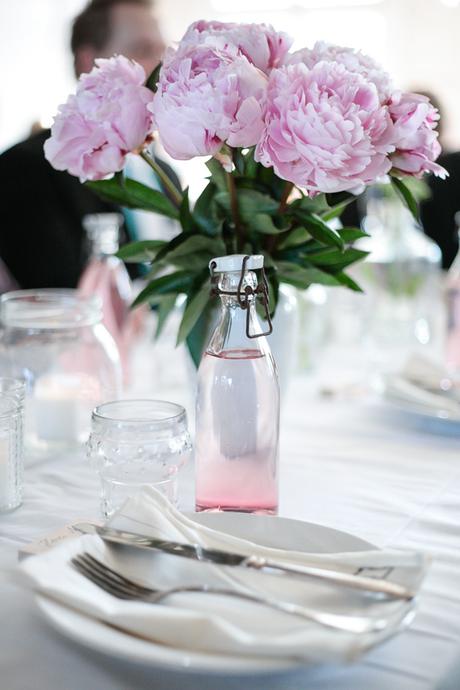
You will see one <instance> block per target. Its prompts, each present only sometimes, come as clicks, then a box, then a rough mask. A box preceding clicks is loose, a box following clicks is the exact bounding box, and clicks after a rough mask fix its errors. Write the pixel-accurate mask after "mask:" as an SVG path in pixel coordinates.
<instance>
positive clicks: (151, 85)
mask: <svg viewBox="0 0 460 690" xmlns="http://www.w3.org/2000/svg"><path fill="white" fill-rule="evenodd" d="M161 65H162V63H161V62H159V63H158V65H157V66H156V67H155V69H154V70H153V72H151V73H150V74H149V77H148V79H147V81H146V82H145V85H146V87H147V88H148V89H150V91H153V93H156V92H157V89H158V80H159V78H160V71H161Z"/></svg>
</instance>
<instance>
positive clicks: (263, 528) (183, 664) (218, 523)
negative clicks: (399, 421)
mask: <svg viewBox="0 0 460 690" xmlns="http://www.w3.org/2000/svg"><path fill="white" fill-rule="evenodd" d="M193 518H194V519H195V520H196V521H197V522H200V523H202V524H205V525H208V526H209V527H213V528H215V529H218V530H221V531H223V532H228V533H229V534H233V535H235V536H237V537H243V538H246V539H249V540H251V541H255V542H258V543H260V544H263V545H264V546H272V547H278V548H283V549H292V550H298V551H305V552H306V553H308V552H316V553H338V552H343V551H365V550H368V549H375V548H376V547H374V546H373V545H372V544H369V542H366V541H364V540H362V539H359V538H358V537H354V536H353V535H351V534H347V533H346V532H340V531H339V530H335V529H331V528H329V527H322V526H320V525H315V524H312V523H309V522H300V521H299V520H288V519H286V518H276V517H269V516H255V515H246V514H244V513H201V514H193ZM37 602H38V605H39V608H40V610H41V611H42V613H43V614H44V616H45V617H46V618H47V619H48V621H49V622H50V623H52V624H53V625H54V626H55V627H56V628H57V629H58V630H59V631H60V632H62V633H64V634H65V635H67V636H68V637H70V638H71V639H73V640H75V641H77V642H81V643H82V644H84V645H85V646H87V647H90V648H91V649H93V650H94V649H96V650H99V651H101V652H105V653H106V654H110V655H112V656H117V657H119V658H125V659H128V660H130V661H135V662H141V663H143V664H149V665H151V666H155V667H163V668H169V669H175V670H180V669H183V670H187V671H188V672H200V673H202V672H206V673H209V672H214V673H226V674H229V673H264V672H271V673H272V672H273V671H282V670H288V669H293V668H296V667H299V666H300V665H301V664H300V663H299V662H295V661H294V660H287V659H286V660H280V659H267V657H264V658H261V657H244V658H242V657H240V656H231V655H220V654H203V653H198V652H190V651H185V650H182V649H172V648H170V647H166V646H163V645H157V644H155V643H154V642H150V641H147V640H143V639H141V638H137V637H134V636H133V635H129V634H128V633H125V632H123V631H122V630H118V629H116V628H112V627H110V626H109V625H106V624H105V623H103V622H100V621H97V620H94V619H91V618H88V617H86V616H84V615H82V614H80V613H78V612H77V611H75V610H72V609H69V608H66V607H65V606H62V605H60V604H57V603H55V602H52V601H50V600H49V599H46V598H44V597H42V596H37Z"/></svg>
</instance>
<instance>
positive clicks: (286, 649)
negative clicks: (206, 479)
mask: <svg viewBox="0 0 460 690" xmlns="http://www.w3.org/2000/svg"><path fill="white" fill-rule="evenodd" d="M271 519H272V520H273V521H276V518H271ZM110 525H111V526H112V527H117V528H120V529H127V530H131V531H135V532H138V533H142V534H147V535H150V536H157V537H161V538H163V539H170V540H174V541H182V542H194V543H199V544H201V545H203V546H207V547H210V548H219V549H226V550H231V551H234V552H238V553H242V554H243V553H244V554H253V553H256V554H260V555H264V556H269V557H270V558H277V559H278V560H283V561H284V562H286V563H291V564H305V565H307V564H311V563H315V564H318V565H321V566H323V567H333V568H336V567H340V568H342V569H343V570H347V571H352V572H353V571H355V570H356V569H360V568H364V571H363V572H364V573H365V574H371V573H375V574H376V575H377V576H379V577H380V576H385V575H388V577H389V579H392V580H395V581H398V582H404V583H405V584H408V585H411V586H413V587H414V588H416V587H417V586H418V584H419V583H420V580H421V578H422V577H423V574H424V571H425V568H426V564H427V561H426V559H425V558H424V557H423V556H422V555H420V554H416V553H403V552H397V551H377V550H375V551H371V550H370V551H362V552H353V553H346V554H306V553H303V552H302V551H283V550H281V549H273V548H268V547H262V546H260V545H257V544H254V543H252V542H250V541H247V540H245V539H240V538H237V537H234V536H231V535H229V534H224V533H221V532H218V531H216V530H213V529H210V528H208V527H205V526H204V525H201V524H198V522H194V520H193V519H192V518H191V517H188V516H186V515H183V514H181V513H179V512H178V511H177V510H176V509H175V508H174V507H173V506H172V505H171V504H170V503H169V502H168V501H167V500H166V499H165V498H164V496H162V495H161V494H160V493H159V492H157V491H155V490H154V489H146V490H144V491H143V492H142V493H140V494H138V496H137V497H134V498H132V499H130V500H129V501H127V503H126V504H125V505H124V506H123V508H122V509H121V510H120V511H119V513H117V514H116V515H115V516H114V518H112V520H111V521H110ZM299 546H301V545H299ZM83 551H87V552H89V553H91V554H93V555H94V556H96V557H97V558H99V559H101V560H103V561H105V562H106V563H107V565H109V566H111V567H113V568H115V569H117V570H119V571H120V572H123V574H125V575H126V576H127V577H132V578H133V579H136V580H137V581H140V582H142V583H144V584H146V585H148V586H151V587H157V588H165V587H170V586H175V585H179V584H204V583H207V584H211V585H217V586H225V587H232V588H236V589H244V590H246V591H247V590H250V591H252V592H254V591H256V592H258V593H261V594H268V595H270V596H271V597H277V598H278V599H282V600H286V601H293V602H296V603H299V604H303V605H305V606H309V607H314V608H317V609H319V610H328V611H333V612H341V613H355V614H357V615H366V616H385V617H386V616H391V617H392V618H394V625H393V626H390V627H389V628H388V629H386V630H384V631H382V632H379V633H372V634H367V635H355V634H351V633H344V632H338V631H335V630H331V629H328V628H325V627H323V626H321V625H318V624H315V623H311V622H309V621H307V620H304V619H301V618H298V617H295V616H292V615H288V614H285V613H280V612H276V611H273V610H272V609H269V608H266V607H264V606H261V605H257V604H252V603H248V602H244V601H242V600H238V599H235V598H233V597H225V596H216V595H211V594H191V593H188V594H177V595H173V596H171V597H169V598H167V599H165V600H164V601H163V602H162V603H161V604H156V605H153V604H146V603H143V602H132V601H121V600H118V599H115V598H114V597H112V596H111V595H109V594H107V593H105V592H103V591H102V590H101V589H99V588H98V587H96V586H95V585H94V584H92V583H91V582H89V581H88V580H86V579H85V578H84V577H82V576H81V575H80V574H79V573H78V572H76V571H75V570H74V569H73V568H72V566H71V565H70V564H69V561H70V558H71V557H72V556H73V555H75V554H77V553H82V552H83ZM20 567H21V570H22V573H23V574H25V576H26V581H27V583H28V584H29V586H31V587H32V588H34V589H35V590H37V591H38V592H40V593H43V594H46V595H48V596H50V597H52V598H53V599H55V600H58V601H60V602H62V603H64V604H67V605H69V606H72V607H74V608H77V609H79V610H80V611H82V612H84V613H86V614H88V615H91V616H93V617H94V616H96V617H97V618H99V619H101V620H102V621H105V622H108V623H110V624H112V625H116V626H117V627H119V628H122V629H124V630H126V631H128V632H131V633H134V634H137V635H141V636H143V637H146V638H148V639H151V640H153V641H155V642H159V643H161V644H164V645H168V646H171V647H175V648H180V649H185V650H189V651H200V652H209V653H220V654H233V655H235V654H237V655H244V656H256V657H267V656H270V657H280V658H298V659H302V660H305V661H310V662H319V661H331V660H333V661H339V660H344V659H350V658H354V657H356V656H357V655H358V654H359V653H361V652H363V651H364V650H366V649H368V648H369V647H370V646H373V645H375V644H377V643H378V642H380V641H381V640H383V639H385V638H386V637H388V636H389V635H391V634H393V633H394V632H395V631H396V630H397V628H398V625H399V623H400V621H401V620H402V619H403V618H404V617H405V615H406V614H408V612H409V611H410V604H409V605H408V604H407V603H403V602H400V601H392V602H389V601H383V600H378V599H376V598H374V597H371V596H363V594H361V593H359V592H356V591H353V590H349V589H346V588H343V587H334V586H331V585H329V584H326V583H324V582H319V581H314V580H306V579H294V578H285V577H279V576H274V575H265V574H262V573H259V572H251V571H247V570H245V569H243V568H229V567H227V568H222V567H219V566H214V565H210V564H205V563H202V562H196V561H192V560H189V559H185V558H180V557H178V556H171V555H167V554H162V553H159V552H154V551H146V550H141V549H133V548H127V547H124V546H121V547H119V546H114V547H112V546H108V545H106V544H105V543H104V542H103V541H102V540H101V539H100V538H99V537H98V536H93V535H85V536H82V537H78V538H76V539H72V540H68V541H66V542H64V543H62V544H60V545H59V546H57V547H55V548H53V549H51V550H50V551H48V552H46V553H43V554H40V555H38V556H33V557H30V558H28V559H27V560H26V561H24V562H23V563H22V564H21V566H20ZM368 568H371V569H373V570H371V571H369V572H368V571H367V570H366V569H368Z"/></svg>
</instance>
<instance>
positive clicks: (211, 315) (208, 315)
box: [187, 300, 217, 369]
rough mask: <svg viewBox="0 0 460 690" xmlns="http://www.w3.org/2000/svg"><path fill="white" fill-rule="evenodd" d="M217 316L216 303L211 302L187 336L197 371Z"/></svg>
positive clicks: (189, 349)
mask: <svg viewBox="0 0 460 690" xmlns="http://www.w3.org/2000/svg"><path fill="white" fill-rule="evenodd" d="M216 314H217V309H216V301H215V300H211V301H209V302H208V305H207V306H206V307H205V308H204V310H203V311H202V313H201V315H200V316H199V318H198V320H197V321H196V323H195V325H194V327H193V328H192V330H191V331H190V333H189V334H188V336H187V347H188V351H189V352H190V356H191V358H192V360H193V362H194V364H195V366H196V368H197V369H198V367H199V364H200V361H201V357H202V354H203V351H204V348H205V347H206V345H207V343H208V342H209V338H210V335H211V328H212V326H213V324H214V323H215V321H216Z"/></svg>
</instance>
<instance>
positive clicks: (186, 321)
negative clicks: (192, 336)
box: [176, 280, 210, 345]
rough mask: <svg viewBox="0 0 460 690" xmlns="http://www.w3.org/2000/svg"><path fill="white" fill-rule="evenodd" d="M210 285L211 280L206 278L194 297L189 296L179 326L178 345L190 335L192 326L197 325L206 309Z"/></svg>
mask: <svg viewBox="0 0 460 690" xmlns="http://www.w3.org/2000/svg"><path fill="white" fill-rule="evenodd" d="M209 293H210V285H209V280H206V282H205V283H204V285H202V286H201V288H200V289H199V290H198V292H197V293H195V295H193V297H191V296H189V298H188V299H187V304H186V306H185V310H184V314H183V316H182V321H181V323H180V326H179V332H178V334H177V342H176V345H180V343H182V342H183V341H184V340H185V339H186V338H187V336H188V335H189V333H190V331H191V330H192V328H193V327H194V326H195V324H196V322H197V321H198V319H199V318H200V316H201V313H202V312H203V311H204V309H205V307H206V305H207V304H208V303H209V301H210V294H209Z"/></svg>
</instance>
